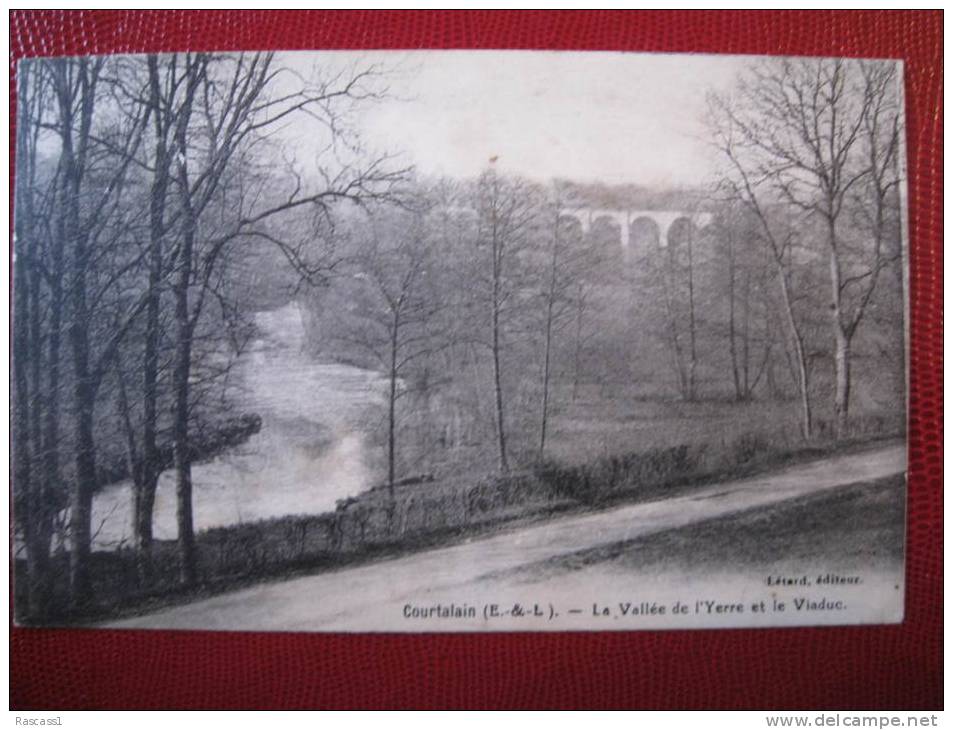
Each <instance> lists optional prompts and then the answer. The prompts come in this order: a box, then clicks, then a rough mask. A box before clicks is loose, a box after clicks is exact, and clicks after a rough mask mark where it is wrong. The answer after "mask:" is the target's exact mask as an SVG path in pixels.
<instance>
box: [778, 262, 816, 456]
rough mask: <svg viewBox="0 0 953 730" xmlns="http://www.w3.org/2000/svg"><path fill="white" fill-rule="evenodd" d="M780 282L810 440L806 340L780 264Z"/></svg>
mask: <svg viewBox="0 0 953 730" xmlns="http://www.w3.org/2000/svg"><path fill="white" fill-rule="evenodd" d="M777 273H778V280H779V282H780V288H781V302H782V304H783V305H784V315H785V318H786V319H787V323H788V328H789V329H790V331H791V340H792V341H793V342H794V354H795V358H794V359H795V367H796V371H797V376H798V377H797V379H798V391H799V394H800V399H801V435H802V436H803V437H804V438H805V439H810V438H811V437H812V436H813V435H814V423H813V416H812V414H811V399H810V394H809V390H808V372H807V358H806V355H805V353H804V340H803V338H802V337H801V332H800V330H799V329H798V327H797V321H796V320H795V319H794V309H793V307H792V304H791V293H790V291H789V290H788V280H787V275H786V274H785V272H784V268H783V265H782V264H781V263H780V262H779V263H778V272H777Z"/></svg>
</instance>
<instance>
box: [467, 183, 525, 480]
mask: <svg viewBox="0 0 953 730" xmlns="http://www.w3.org/2000/svg"><path fill="white" fill-rule="evenodd" d="M475 202H476V204H475V206H474V207H475V208H476V210H477V215H478V221H479V223H478V225H479V230H478V232H477V246H478V248H480V249H483V251H484V253H485V256H486V257H487V258H488V259H489V261H487V262H485V263H486V269H487V270H486V272H485V274H484V277H483V283H484V284H485V285H486V291H485V292H484V293H483V295H484V297H485V300H484V304H485V307H486V310H488V311H487V314H488V315H489V317H488V318H489V322H488V324H489V330H490V332H489V335H490V338H489V341H488V342H487V343H485V344H487V346H488V348H489V350H490V354H491V357H492V361H493V402H494V407H495V409H494V412H495V425H496V441H497V458H498V463H499V469H500V471H501V472H507V471H509V468H510V460H509V455H508V453H507V428H506V414H505V411H504V401H505V397H504V384H503V350H504V347H505V336H506V329H507V327H508V326H512V321H513V318H514V317H515V315H516V314H517V313H518V311H519V305H520V304H521V301H520V300H521V298H522V297H524V296H525V293H526V289H525V287H523V285H522V282H520V281H519V278H520V273H521V271H523V270H524V266H525V263H524V262H523V261H521V252H523V251H525V249H526V245H527V236H528V233H529V228H530V226H531V225H532V224H533V222H534V220H535V217H536V212H537V211H536V206H535V205H534V201H533V196H532V192H531V190H530V188H529V186H528V185H527V184H526V183H523V182H522V181H519V180H509V179H505V178H503V177H502V176H501V175H499V174H498V173H497V172H496V170H495V169H493V168H492V167H491V168H489V169H488V170H486V171H485V172H484V173H483V174H482V175H481V176H480V178H479V180H478V181H477V185H476V201H475Z"/></svg>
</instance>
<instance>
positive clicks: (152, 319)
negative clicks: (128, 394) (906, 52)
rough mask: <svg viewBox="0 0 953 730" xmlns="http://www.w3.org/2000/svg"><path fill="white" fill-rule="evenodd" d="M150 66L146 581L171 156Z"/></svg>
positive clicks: (141, 547)
mask: <svg viewBox="0 0 953 730" xmlns="http://www.w3.org/2000/svg"><path fill="white" fill-rule="evenodd" d="M147 63H148V67H149V88H150V96H149V100H150V105H151V107H152V113H153V114H154V115H155V116H154V118H153V119H154V126H155V133H156V152H155V158H156V159H155V176H154V178H153V181H152V189H151V191H150V192H151V195H150V199H149V246H150V251H149V285H148V286H149V289H148V303H147V304H146V331H145V349H144V352H143V359H142V393H143V396H142V421H143V423H142V479H141V481H140V484H138V485H137V486H138V489H137V494H136V511H135V515H134V518H133V519H134V525H133V534H134V537H135V543H136V551H137V554H138V560H137V563H138V569H139V575H140V579H141V580H143V581H144V582H145V581H147V580H148V579H149V577H150V573H151V565H152V518H153V512H154V510H155V498H156V487H157V486H158V483H159V467H160V465H159V450H158V446H157V442H156V430H157V428H156V423H157V411H158V408H157V404H158V379H159V376H158V372H159V310H160V304H161V301H160V299H161V292H160V283H161V278H162V265H163V245H162V244H163V235H164V232H165V230H164V220H163V218H164V213H165V199H166V191H167V188H168V182H169V159H168V150H167V149H166V145H165V137H166V134H167V130H166V128H165V126H164V123H163V119H164V115H163V110H162V109H161V105H160V91H159V70H158V60H157V58H156V56H154V55H152V56H149V57H148V59H147Z"/></svg>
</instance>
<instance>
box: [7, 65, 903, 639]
mask: <svg viewBox="0 0 953 730" xmlns="http://www.w3.org/2000/svg"><path fill="white" fill-rule="evenodd" d="M902 88H903V68H902V65H901V64H900V63H899V62H895V61H885V60H859V59H836V58H767V57H734V56H703V55H649V54H628V53H564V52H559V53H557V52H507V51H484V52H471V51H449V52H442V51H441V52H437V51H428V52H357V51H354V52H350V51H348V52H314V53H301V52H296V53H290V52H289V53H271V52H268V53H177V54H169V55H153V56H138V55H136V56H133V55H129V56H109V57H76V58H44V59H32V60H27V61H23V62H21V63H20V65H19V67H18V69H17V89H16V185H15V239H14V262H13V297H12V307H13V325H12V343H13V365H12V371H13V372H12V383H11V389H12V397H11V412H12V428H13V438H12V446H13V451H12V456H11V459H12V472H13V505H14V518H13V519H14V525H13V527H14V536H13V538H12V550H13V551H14V561H13V565H14V568H15V576H14V594H15V595H14V605H15V614H16V621H17V623H18V624H20V625H38V626H44V625H82V626H100V627H136V628H161V629H169V628H172V629H176V628H182V629H219V630H279V631H345V632H348V631H351V632H357V631H360V632H436V631H577V630H599V631H603V630H624V631H630V630H641V629H686V628H717V627H742V626H743V627H767V626H794V625H832V624H868V623H895V622H899V621H901V620H902V618H903V604H904V568H903V566H904V537H905V529H904V525H905V496H906V488H905V471H906V412H907V411H906V393H907V383H906V362H907V355H906V353H907V350H908V345H907V341H906V335H905V332H906V300H907V285H906V266H905V256H906V246H907V243H906V213H905V206H906V195H905V180H904V173H905V148H904V139H905V131H904V123H903V120H904V115H903V96H902Z"/></svg>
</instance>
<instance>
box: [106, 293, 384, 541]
mask: <svg viewBox="0 0 953 730" xmlns="http://www.w3.org/2000/svg"><path fill="white" fill-rule="evenodd" d="M255 319H256V323H257V325H258V329H259V332H260V336H261V338H260V339H258V340H257V341H255V342H254V343H253V344H252V346H251V348H250V349H249V351H248V353H247V354H246V355H244V356H243V361H242V362H241V363H240V366H239V377H240V378H241V382H242V385H243V387H242V389H241V393H240V394H239V395H238V399H239V401H240V402H239V404H238V405H239V410H241V411H248V412H255V413H258V414H259V415H260V416H261V418H262V427H261V431H260V432H259V433H258V434H256V435H255V436H253V437H252V438H251V439H249V441H248V442H247V443H245V444H243V445H241V446H239V447H236V448H235V449H232V450H231V451H229V452H228V453H227V454H223V455H221V456H219V457H217V458H215V459H214V460H212V461H211V462H208V463H203V464H196V465H194V466H193V467H192V479H193V482H194V495H193V504H194V514H195V527H196V529H197V530H201V529H203V528H207V527H216V526H221V525H229V524H234V523H236V522H251V521H254V520H260V519H263V518H267V517H279V516H281V515H287V514H314V513H319V512H325V511H327V510H329V509H333V508H334V504H335V501H336V500H338V499H341V498H342V497H346V496H349V495H353V494H356V493H357V492H359V491H361V490H363V489H366V488H367V487H368V486H369V482H370V479H371V476H370V474H369V472H368V467H367V462H368V459H367V458H366V456H367V454H366V446H365V443H364V432H365V431H366V429H367V418H368V415H369V414H368V408H369V406H374V405H377V404H379V403H382V402H383V398H384V392H385V387H386V381H385V380H383V379H382V378H381V377H380V375H378V374H377V373H374V372H371V371H368V370H362V369H360V368H356V367H352V366H349V365H341V364H337V363H321V362H316V361H315V360H313V359H312V358H311V357H310V356H309V355H308V354H307V352H306V351H305V348H304V327H303V324H302V320H301V312H300V310H299V309H298V307H297V306H296V305H294V304H290V305H288V306H285V307H282V308H281V309H276V310H273V311H269V312H259V313H258V314H256V315H255ZM131 515H132V490H131V488H130V484H129V483H128V482H122V483H120V484H116V485H114V486H112V487H109V488H108V489H106V490H104V491H103V492H102V493H101V494H99V495H97V497H96V499H95V502H94V505H93V530H94V531H96V530H97V529H98V534H97V537H96V546H97V547H99V548H105V547H110V546H114V545H116V544H118V543H119V542H120V541H123V540H125V541H127V542H128V541H129V540H130V537H131V524H132V517H131ZM155 536H156V538H157V539H174V538H175V536H176V526H175V482H174V476H173V474H172V472H171V471H167V472H166V473H164V474H163V475H162V477H161V478H160V480H159V489H158V492H157V494H156V511H155Z"/></svg>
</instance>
